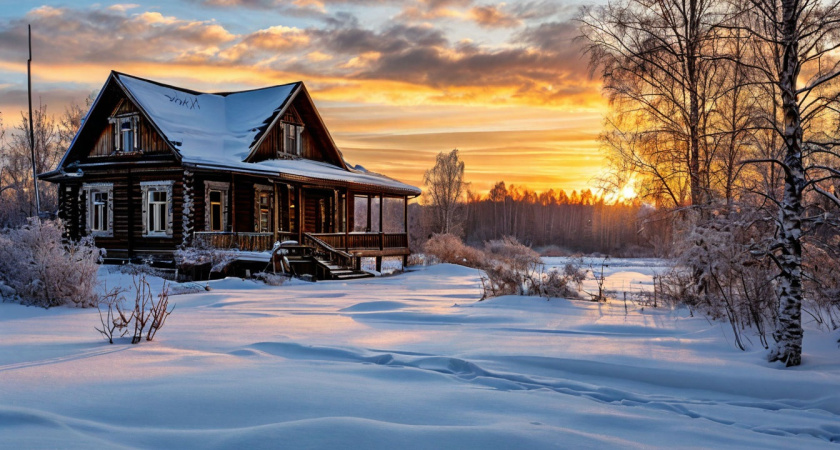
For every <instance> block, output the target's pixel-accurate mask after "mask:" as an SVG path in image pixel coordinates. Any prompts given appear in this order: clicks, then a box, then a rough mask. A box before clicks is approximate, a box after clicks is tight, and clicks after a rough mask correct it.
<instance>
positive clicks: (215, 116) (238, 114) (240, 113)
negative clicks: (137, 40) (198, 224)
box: [114, 72, 420, 195]
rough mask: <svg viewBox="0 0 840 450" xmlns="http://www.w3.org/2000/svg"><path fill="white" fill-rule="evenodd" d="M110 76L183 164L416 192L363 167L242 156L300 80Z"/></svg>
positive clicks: (292, 93) (265, 129)
mask: <svg viewBox="0 0 840 450" xmlns="http://www.w3.org/2000/svg"><path fill="white" fill-rule="evenodd" d="M114 76H115V77H116V79H117V80H118V81H119V83H120V84H121V85H122V86H123V87H124V88H125V90H126V91H127V93H128V95H129V96H130V97H131V98H132V100H134V101H135V102H136V103H137V106H138V107H140V108H141V109H142V110H143V111H144V112H145V113H146V114H147V115H148V117H149V119H151V121H152V122H153V123H154V124H155V125H156V126H157V127H158V129H159V130H160V132H161V133H162V134H163V137H164V139H166V140H168V141H169V142H170V143H171V144H172V147H173V148H175V149H176V151H177V152H178V154H179V155H180V156H181V160H182V162H183V163H185V164H186V165H190V166H194V167H206V168H216V169H220V168H230V169H235V170H241V171H246V172H249V173H258V174H265V175H278V176H280V175H281V174H288V175H293V176H300V177H308V178H312V179H320V180H327V181H332V182H339V183H357V184H363V185H368V186H375V187H383V188H389V189H395V190H399V191H403V192H405V193H408V194H414V195H419V194H420V190H419V189H418V188H416V187H414V186H410V185H408V184H405V183H401V182H399V181H396V180H394V179H391V178H388V177H385V176H383V175H379V174H375V173H372V172H368V171H365V170H363V169H362V170H352V169H351V170H347V169H345V168H343V167H339V166H335V165H331V164H327V163H321V162H317V161H312V160H306V159H299V160H265V161H260V162H256V163H249V162H244V161H245V159H246V158H247V157H248V155H249V154H250V153H251V150H252V149H253V147H254V146H255V145H256V144H257V142H258V140H259V138H260V136H262V135H263V133H265V132H266V131H267V128H268V126H269V125H270V124H271V123H272V121H273V120H274V118H275V116H276V115H277V114H278V113H280V112H281V111H282V110H283V108H284V107H285V105H286V104H287V103H288V102H289V101H290V99H292V98H293V97H294V95H295V93H296V90H297V88H298V86H300V83H291V84H284V85H280V86H272V87H267V88H263V89H256V90H250V91H242V92H229V93H220V94H208V93H201V92H196V91H192V90H187V89H181V88H177V87H174V86H168V85H164V84H160V83H155V82H152V81H149V80H144V79H141V78H136V77H133V76H130V75H126V74H122V73H116V72H115V73H114ZM348 167H351V166H349V165H348Z"/></svg>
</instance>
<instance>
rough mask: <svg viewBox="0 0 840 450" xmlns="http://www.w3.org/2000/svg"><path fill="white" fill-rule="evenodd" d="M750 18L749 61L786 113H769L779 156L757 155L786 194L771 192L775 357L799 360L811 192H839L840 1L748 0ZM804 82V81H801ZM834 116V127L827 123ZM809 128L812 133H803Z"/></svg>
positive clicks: (832, 196) (830, 196) (826, 195)
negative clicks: (775, 172) (752, 52)
mask: <svg viewBox="0 0 840 450" xmlns="http://www.w3.org/2000/svg"><path fill="white" fill-rule="evenodd" d="M749 5H750V6H751V8H750V9H749V10H748V12H749V14H751V16H752V17H753V19H754V22H753V25H752V26H750V27H747V28H746V29H745V30H746V31H748V32H749V35H750V36H751V38H752V40H753V44H754V46H755V48H756V61H755V62H754V63H752V64H751V66H750V68H751V69H752V70H753V71H754V72H755V73H756V74H757V78H758V79H759V80H761V81H763V82H764V83H766V84H768V85H771V86H773V87H774V88H775V89H777V92H778V98H779V100H780V103H781V111H780V113H781V117H780V118H777V117H772V116H769V115H768V116H767V122H768V126H769V127H771V128H772V130H773V131H774V132H775V133H777V134H778V135H779V136H780V137H781V139H782V141H783V143H782V147H783V151H784V153H783V155H782V158H766V159H761V160H756V161H754V162H763V163H768V164H773V165H776V166H778V167H780V168H781V171H782V191H783V193H782V198H781V199H780V200H777V199H776V198H774V196H772V195H767V196H766V198H767V199H768V200H770V201H772V202H773V203H774V204H775V205H776V207H777V209H778V213H777V216H776V219H775V222H776V238H775V239H774V242H773V244H772V245H771V247H770V248H769V249H768V251H767V255H768V256H769V257H770V258H771V259H772V260H773V261H774V262H775V263H776V266H777V267H778V270H779V274H778V277H777V283H776V294H777V296H778V298H779V314H778V323H777V325H776V331H775V333H774V338H775V340H776V344H775V346H774V347H773V348H772V349H771V351H770V354H769V360H770V361H781V362H783V363H784V364H785V365H786V366H796V365H799V364H800V363H801V360H802V333H803V332H802V301H803V263H802V247H803V235H804V232H805V231H807V227H808V226H809V225H813V224H818V223H824V222H825V217H826V215H825V214H816V215H811V214H809V211H811V212H813V210H812V209H811V208H810V206H811V205H812V204H813V202H810V203H811V205H809V202H808V199H809V198H811V197H815V196H821V197H822V198H823V199H825V200H826V201H827V202H828V203H827V204H828V205H830V206H831V207H833V208H840V199H838V196H837V191H836V190H835V186H832V185H831V184H832V183H836V180H837V179H838V178H840V169H838V167H840V153H838V152H837V150H836V145H837V144H840V141H838V140H837V138H836V136H837V134H838V133H837V131H838V130H837V128H836V120H837V117H836V113H837V111H838V107H837V104H838V99H840V89H838V87H837V83H836V82H835V81H836V78H837V77H838V75H840V61H838V59H837V58H836V56H835V55H834V53H835V51H836V50H837V49H838V48H840V40H838V34H840V2H838V1H836V0H835V1H831V2H823V1H820V0H750V2H749ZM800 82H804V83H802V84H800ZM832 122H833V123H834V127H831V128H829V127H828V126H827V125H828V124H830V123H832ZM806 133H807V136H806Z"/></svg>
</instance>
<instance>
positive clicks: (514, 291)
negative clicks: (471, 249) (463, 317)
mask: <svg viewBox="0 0 840 450" xmlns="http://www.w3.org/2000/svg"><path fill="white" fill-rule="evenodd" d="M484 250H485V254H486V257H487V263H486V265H485V267H484V273H485V276H483V277H482V280H481V281H482V283H481V284H482V289H483V290H484V298H487V297H498V296H500V295H533V296H539V297H545V298H547V299H549V298H558V297H566V298H575V297H577V292H576V291H575V290H574V289H571V288H570V283H571V282H574V281H575V280H576V279H575V278H574V277H573V276H572V275H568V274H566V273H565V271H564V272H561V271H559V270H556V269H552V270H549V271H546V270H545V265H544V264H543V262H542V259H540V255H539V254H538V253H537V252H535V251H534V250H532V249H531V248H530V247H528V246H525V245H523V244H521V243H520V242H519V241H517V240H516V238H514V237H511V236H506V237H504V238H502V239H498V240H491V241H488V242H486V243H485V245H484ZM572 272H573V274H574V275H577V272H576V271H572Z"/></svg>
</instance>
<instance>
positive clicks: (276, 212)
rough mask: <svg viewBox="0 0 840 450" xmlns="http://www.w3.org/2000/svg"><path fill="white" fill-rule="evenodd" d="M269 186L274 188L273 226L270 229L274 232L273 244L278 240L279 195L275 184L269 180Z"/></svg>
mask: <svg viewBox="0 0 840 450" xmlns="http://www.w3.org/2000/svg"><path fill="white" fill-rule="evenodd" d="M271 186H272V187H273V188H274V203H273V204H272V206H273V207H274V226H273V227H272V229H273V230H274V242H277V241H279V240H280V232H279V231H280V193H279V192H278V190H277V182H276V181H274V180H271Z"/></svg>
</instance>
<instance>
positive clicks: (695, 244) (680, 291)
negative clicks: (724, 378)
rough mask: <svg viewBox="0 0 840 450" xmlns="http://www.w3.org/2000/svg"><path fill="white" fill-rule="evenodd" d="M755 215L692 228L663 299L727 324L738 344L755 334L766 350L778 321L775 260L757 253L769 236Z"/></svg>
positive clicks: (735, 216) (661, 291)
mask: <svg viewBox="0 0 840 450" xmlns="http://www.w3.org/2000/svg"><path fill="white" fill-rule="evenodd" d="M755 214H757V213H755V212H749V211H745V212H739V213H736V212H731V213H728V214H723V213H721V214H717V215H713V216H712V217H711V218H709V219H706V220H702V221H699V222H698V223H697V224H695V225H693V226H689V227H688V229H687V231H686V232H685V236H686V237H685V239H683V240H681V244H679V245H678V247H677V252H678V253H677V254H678V255H679V256H678V257H677V258H676V267H675V268H674V269H673V270H672V272H671V273H670V274H666V275H665V276H664V277H663V281H662V283H660V284H661V285H662V286H660V287H659V292H658V293H657V294H659V296H660V297H661V298H663V299H664V300H665V302H666V303H671V304H684V305H686V306H688V307H689V308H691V309H694V310H697V311H699V312H701V313H703V314H705V315H706V316H708V317H710V318H712V319H717V320H725V321H727V322H728V323H729V324H730V325H731V327H732V331H733V333H734V334H735V342H736V345H737V346H738V347H739V348H741V349H742V350H743V349H745V348H746V347H745V346H744V343H743V342H742V340H741V332H742V331H743V330H745V329H747V328H751V329H754V330H755V331H756V333H757V334H758V337H759V339H760V341H761V345H762V346H764V347H765V348H767V347H768V346H769V343H768V341H767V337H766V336H767V331H768V330H772V329H773V327H774V323H775V321H776V311H777V304H776V302H777V300H776V295H775V292H774V289H773V278H774V276H775V271H774V268H773V266H772V261H771V260H769V259H767V258H763V257H762V255H761V254H760V253H759V252H756V251H755V249H756V248H761V247H762V244H761V240H762V239H764V236H766V235H767V231H766V230H763V229H760V228H759V227H761V226H762V225H761V224H762V221H760V220H756V217H755Z"/></svg>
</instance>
